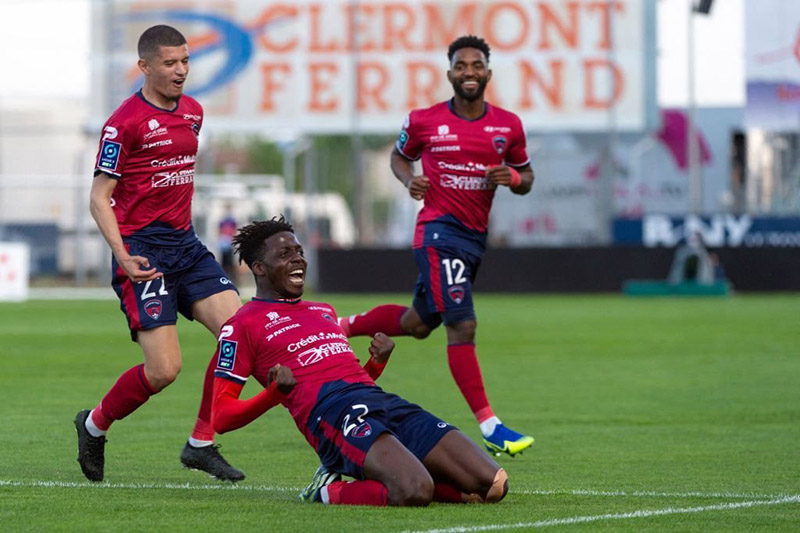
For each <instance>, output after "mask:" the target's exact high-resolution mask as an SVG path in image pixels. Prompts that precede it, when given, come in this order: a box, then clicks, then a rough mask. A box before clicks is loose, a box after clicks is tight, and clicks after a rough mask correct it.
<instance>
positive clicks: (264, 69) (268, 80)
mask: <svg viewBox="0 0 800 533" xmlns="http://www.w3.org/2000/svg"><path fill="white" fill-rule="evenodd" d="M291 70H292V69H291V67H290V66H289V64H288V63H264V64H262V65H261V74H262V76H263V78H264V82H263V84H262V87H263V90H264V93H263V96H262V98H261V111H275V101H274V100H273V98H272V96H273V93H274V92H276V91H278V90H280V89H282V88H283V85H284V84H283V83H281V82H282V81H284V80H285V79H286V75H287V74H288V73H289V72H291Z"/></svg>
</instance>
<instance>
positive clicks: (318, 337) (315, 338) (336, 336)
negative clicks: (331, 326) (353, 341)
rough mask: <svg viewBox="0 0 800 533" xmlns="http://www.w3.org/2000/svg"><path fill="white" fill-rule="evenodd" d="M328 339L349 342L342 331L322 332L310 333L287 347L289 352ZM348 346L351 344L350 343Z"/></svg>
mask: <svg viewBox="0 0 800 533" xmlns="http://www.w3.org/2000/svg"><path fill="white" fill-rule="evenodd" d="M328 340H342V341H345V342H347V336H346V335H343V334H341V333H333V332H327V333H326V332H324V331H322V332H320V333H317V334H315V335H309V336H308V337H304V338H302V339H300V340H299V341H297V342H293V343H291V344H289V346H287V347H286V349H287V350H288V351H289V352H296V351H297V350H299V349H300V348H305V347H306V346H308V345H310V344H313V343H315V342H322V341H328ZM348 346H350V345H349V344H348Z"/></svg>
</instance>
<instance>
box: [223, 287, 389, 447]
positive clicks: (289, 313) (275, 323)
mask: <svg viewBox="0 0 800 533" xmlns="http://www.w3.org/2000/svg"><path fill="white" fill-rule="evenodd" d="M214 359H215V361H216V363H217V364H216V370H215V372H214V375H215V376H216V377H219V378H225V379H229V380H231V381H234V382H236V383H239V384H241V385H244V384H245V383H246V382H247V378H248V377H249V376H253V377H254V378H256V380H257V381H258V382H259V383H260V384H261V385H263V386H264V387H266V386H267V376H268V374H269V369H270V368H272V367H273V366H275V365H276V364H277V363H280V364H281V365H282V366H288V367H289V368H290V369H291V370H292V373H293V374H294V377H295V379H296V380H297V385H296V386H295V387H294V389H293V390H292V392H291V393H289V395H288V396H286V399H285V400H284V401H283V402H282V403H283V405H284V407H286V408H287V409H288V410H289V413H290V414H291V415H292V418H294V421H295V424H297V428H298V429H299V430H300V431H301V432H302V433H303V435H305V436H306V439H309V438H310V434H309V433H308V432H307V431H306V426H307V420H308V415H309V413H310V412H311V410H312V409H313V408H314V405H315V404H316V402H317V395H318V394H319V391H320V388H321V387H322V386H323V385H324V384H325V383H328V382H331V381H344V382H347V383H366V384H369V385H374V384H375V382H374V381H373V380H372V378H370V377H369V374H367V372H366V371H365V370H364V369H363V368H362V367H361V365H360V364H359V362H358V359H357V358H356V356H355V354H354V353H353V349H352V348H351V347H350V343H349V342H348V341H347V336H346V335H345V334H344V332H343V331H342V328H340V327H339V324H338V322H337V316H336V311H334V310H333V307H331V306H330V305H328V304H325V303H315V302H306V301H302V300H291V301H286V300H262V299H259V298H254V299H253V300H251V301H250V302H248V303H247V304H245V305H244V306H243V307H242V308H241V309H239V311H238V312H237V313H236V314H235V315H233V317H232V318H231V319H230V320H228V322H226V323H225V325H224V326H223V327H222V330H221V332H220V336H219V346H218V348H217V353H216V354H215V356H214ZM309 442H312V441H311V440H309Z"/></svg>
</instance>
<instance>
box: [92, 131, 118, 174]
mask: <svg viewBox="0 0 800 533" xmlns="http://www.w3.org/2000/svg"><path fill="white" fill-rule="evenodd" d="M121 151H122V145H121V144H120V143H118V142H114V141H110V140H108V139H106V140H105V141H103V146H102V148H100V161H98V163H97V168H100V169H102V170H111V171H115V170H117V163H118V162H119V154H120V152H121Z"/></svg>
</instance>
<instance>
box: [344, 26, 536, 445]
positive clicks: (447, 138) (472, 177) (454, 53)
mask: <svg viewBox="0 0 800 533" xmlns="http://www.w3.org/2000/svg"><path fill="white" fill-rule="evenodd" d="M447 57H448V59H449V60H450V70H448V71H447V79H448V80H449V81H450V83H451V84H452V85H453V91H454V93H455V94H454V95H453V97H452V98H451V99H450V100H448V101H446V102H441V103H438V104H436V105H434V106H432V107H429V108H427V109H415V110H413V111H411V113H410V114H409V115H408V117H407V118H406V121H405V124H404V125H403V129H402V131H401V132H400V137H399V138H398V140H397V143H396V144H395V149H394V151H393V152H392V156H391V168H392V172H393V173H394V175H395V176H396V177H397V179H399V180H400V181H401V182H402V183H403V185H405V186H406V188H407V189H408V191H409V194H410V195H411V197H412V198H414V199H415V200H424V204H423V207H422V210H421V211H420V212H419V215H418V216H417V224H416V231H415V233H414V244H413V248H414V258H415V260H416V263H417V266H418V268H419V277H418V278H417V284H416V288H415V291H414V298H413V302H412V305H411V306H410V307H406V306H400V305H381V306H378V307H376V308H374V309H371V310H370V311H367V312H365V313H362V314H360V315H353V316H350V317H342V318H341V319H340V320H339V323H340V325H341V326H342V329H343V330H344V331H345V333H346V334H347V336H348V337H351V336H358V335H373V334H374V333H375V332H378V331H382V332H384V333H386V334H387V335H389V336H397V335H411V336H413V337H416V338H418V339H424V338H425V337H427V336H428V335H430V333H431V331H432V330H434V329H435V328H437V327H438V326H439V325H440V324H442V322H444V326H445V329H446V331H447V360H448V364H449V366H450V371H451V373H452V375H453V378H454V379H455V382H456V384H457V385H458V388H459V389H460V390H461V394H462V395H463V396H464V398H465V399H466V401H467V403H468V404H469V407H470V409H471V410H472V412H473V414H474V415H475V418H476V419H477V420H478V423H479V424H480V429H481V433H482V434H483V437H484V444H485V445H486V447H487V449H489V451H491V452H493V453H496V454H499V453H501V452H505V453H507V454H509V455H512V456H513V455H515V454H517V453H519V452H521V451H522V450H524V449H526V448H528V447H529V446H530V445H531V444H533V438H532V437H529V436H526V435H523V434H521V433H518V432H516V431H513V430H511V429H510V428H508V427H507V426H505V425H503V424H502V422H501V421H500V419H499V418H498V417H497V416H496V415H495V414H494V411H493V410H492V407H491V405H490V404H489V400H488V398H487V396H486V390H485V388H484V385H483V378H482V376H481V370H480V366H479V364H478V358H477V355H476V351H475V330H476V328H477V325H478V322H477V318H476V315H475V309H474V306H473V302H472V285H473V282H474V281H475V276H476V274H477V273H478V267H479V266H480V263H481V259H482V257H483V254H484V251H485V250H486V234H487V228H488V223H489V210H490V208H491V206H492V200H493V199H494V195H495V191H496V189H497V187H498V186H504V187H508V188H509V189H510V190H511V192H513V193H514V194H520V195H522V194H527V193H528V192H530V190H531V187H532V186H533V179H534V178H533V170H532V169H531V166H530V159H529V157H528V152H527V148H526V141H525V131H524V129H523V127H522V123H521V121H520V119H519V117H517V116H516V115H515V114H513V113H511V112H510V111H506V110H504V109H501V108H499V107H496V106H493V105H491V104H490V103H488V102H486V101H484V95H483V93H484V89H485V88H486V84H488V83H489V81H490V80H491V79H492V71H491V70H490V69H489V46H488V45H487V44H486V42H485V41H484V40H483V39H481V38H479V37H475V36H472V35H468V36H463V37H459V38H458V39H456V40H455V41H453V42H452V43H451V44H450V47H449V49H448V52H447ZM418 159H421V160H422V174H420V175H415V174H414V161H416V160H418Z"/></svg>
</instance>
